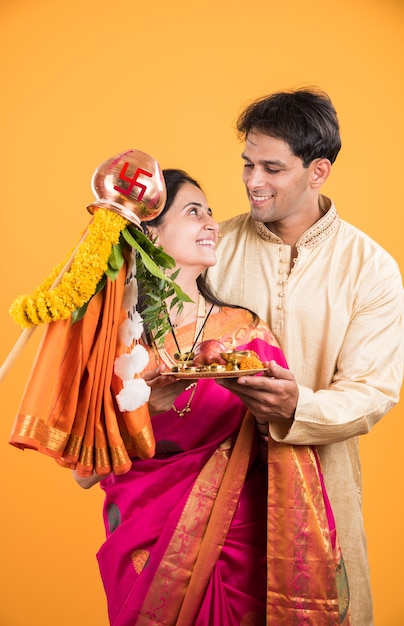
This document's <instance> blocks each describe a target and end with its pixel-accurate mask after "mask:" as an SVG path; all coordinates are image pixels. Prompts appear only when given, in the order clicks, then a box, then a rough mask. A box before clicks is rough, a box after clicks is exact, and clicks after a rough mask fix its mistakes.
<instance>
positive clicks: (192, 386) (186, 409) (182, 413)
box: [171, 381, 198, 417]
mask: <svg viewBox="0 0 404 626" xmlns="http://www.w3.org/2000/svg"><path fill="white" fill-rule="evenodd" d="M197 384H198V381H196V382H194V383H191V384H190V385H188V387H185V391H189V390H191V389H192V391H191V394H190V396H189V398H188V402H187V403H186V405H185V406H184V408H183V409H177V407H176V406H175V404H173V406H172V407H171V408H172V410H173V411H174V413H177V415H178V417H185V414H186V413H190V412H191V411H192V409H191V402H192V400H193V398H194V395H195V391H196V387H197Z"/></svg>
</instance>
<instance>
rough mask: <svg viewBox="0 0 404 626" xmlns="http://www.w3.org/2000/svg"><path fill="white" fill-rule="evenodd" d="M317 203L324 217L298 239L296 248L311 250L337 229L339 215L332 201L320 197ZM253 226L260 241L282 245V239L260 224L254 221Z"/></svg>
mask: <svg viewBox="0 0 404 626" xmlns="http://www.w3.org/2000/svg"><path fill="white" fill-rule="evenodd" d="M319 203H320V209H321V210H322V211H323V212H324V215H323V217H321V218H320V219H319V220H318V221H317V222H316V223H315V224H313V226H310V228H308V229H307V230H306V231H305V232H304V233H303V234H302V235H301V236H300V237H299V239H298V240H297V242H296V247H297V248H299V247H301V246H305V247H306V248H313V247H314V246H316V245H318V244H319V243H321V242H322V241H324V240H325V239H327V238H328V237H329V236H330V235H331V234H332V233H333V232H334V231H335V229H336V228H337V227H338V224H339V215H338V212H337V209H336V206H335V204H334V203H333V202H332V200H330V198H327V196H323V195H320V198H319ZM254 226H255V228H256V231H257V233H258V235H259V236H260V237H261V239H264V240H265V241H271V242H272V243H280V244H281V243H283V241H282V239H281V238H280V237H278V236H277V235H275V234H274V233H273V232H272V231H270V230H269V228H267V227H266V226H265V224H263V223H262V222H257V221H255V220H254Z"/></svg>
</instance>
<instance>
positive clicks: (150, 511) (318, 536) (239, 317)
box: [97, 309, 350, 626]
mask: <svg viewBox="0 0 404 626" xmlns="http://www.w3.org/2000/svg"><path fill="white" fill-rule="evenodd" d="M193 330H194V329H193V327H192V326H190V327H188V326H186V327H184V328H181V329H179V331H178V339H179V343H180V345H181V348H182V349H185V347H186V346H189V345H191V344H192V336H193ZM207 338H215V339H219V340H221V341H223V343H225V344H226V346H228V347H235V346H238V347H240V348H245V349H246V348H249V349H252V350H254V351H255V352H256V353H257V354H258V355H259V356H260V358H261V359H262V360H270V359H274V360H276V361H277V362H278V363H279V364H281V365H282V366H284V367H285V366H286V362H285V360H284V357H283V355H282V352H281V351H280V349H279V347H278V346H277V345H276V342H275V340H274V338H273V336H272V333H271V332H270V331H269V329H268V328H267V327H266V326H265V324H262V323H259V324H258V326H254V325H253V324H252V323H251V318H250V316H249V314H248V313H247V312H245V311H241V310H237V311H235V310H234V309H222V311H221V312H220V313H218V314H217V315H212V316H211V317H210V318H209V319H208V322H207V324H206V328H205V334H204V339H207ZM165 348H166V351H167V352H168V353H169V354H172V353H173V352H175V351H177V350H176V347H175V345H174V343H173V341H172V339H171V338H170V337H168V338H167V340H166V345H165ZM150 358H151V360H150V367H154V366H155V362H154V360H153V358H154V357H153V355H151V357H150ZM191 393H192V390H191V389H188V390H186V391H184V392H183V393H182V394H181V395H180V396H179V397H178V398H177V400H176V402H175V405H176V407H177V408H178V409H180V408H181V407H183V406H185V405H186V403H187V402H188V400H189V398H190V394H191ZM190 408H191V411H190V412H189V413H186V414H185V416H184V417H180V416H179V415H178V413H176V412H175V411H173V410H170V411H168V412H166V413H164V414H159V415H156V416H155V417H154V418H153V430H154V435H155V439H156V455H155V457H154V458H153V459H144V460H142V459H134V460H133V464H132V469H131V471H130V472H128V473H127V474H124V475H122V476H116V475H111V476H109V477H108V478H106V479H104V480H103V481H102V483H101V486H102V488H103V489H104V491H105V505H104V522H105V527H106V534H107V540H106V542H105V543H104V545H103V546H102V547H101V549H100V551H99V553H98V555H97V558H98V562H99V566H100V571H101V576H102V579H103V583H104V588H105V591H106V595H107V600H108V611H109V619H110V623H111V626H135V625H136V626H146V625H147V626H152V625H156V626H157V625H162V624H164V625H167V626H169V625H176V626H224V625H226V626H264V625H265V624H269V625H271V626H290V625H292V624H293V625H298V626H331V625H332V626H335V625H337V624H343V625H344V626H348V625H349V624H350V620H349V589H348V584H347V580H346V574H345V569H344V565H343V559H342V555H341V553H340V549H339V545H338V538H337V533H336V529H335V524H334V520H333V516H332V511H331V508H330V506H329V503H328V499H327V494H326V492H325V488H324V484H323V482H322V475H321V468H320V463H319V459H318V457H317V454H316V451H315V450H314V449H311V448H309V447H306V446H299V447H292V446H286V445H282V444H278V443H275V442H274V441H272V440H271V439H270V440H269V442H268V463H267V464H265V463H263V462H262V460H260V458H259V454H258V450H259V445H260V444H259V441H258V438H257V433H256V430H255V422H254V418H253V416H252V415H251V414H250V413H249V412H247V413H246V409H245V407H244V405H243V404H242V403H241V401H240V400H239V399H238V398H237V397H236V396H234V395H232V394H231V393H230V392H229V391H227V390H226V389H224V388H223V387H220V386H219V385H217V384H216V383H215V382H214V381H213V380H209V379H205V380H199V381H198V384H197V387H196V391H195V395H194V396H193V399H192V403H191V404H190Z"/></svg>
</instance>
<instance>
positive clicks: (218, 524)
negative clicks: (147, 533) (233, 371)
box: [176, 411, 255, 626]
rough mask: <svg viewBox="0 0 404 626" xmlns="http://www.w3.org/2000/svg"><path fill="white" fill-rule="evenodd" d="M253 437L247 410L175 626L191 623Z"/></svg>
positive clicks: (233, 505) (241, 481) (243, 476)
mask: <svg viewBox="0 0 404 626" xmlns="http://www.w3.org/2000/svg"><path fill="white" fill-rule="evenodd" d="M254 434H255V423H254V418H253V416H252V414H251V413H250V411H247V413H246V416H245V418H244V420H243V423H242V425H241V428H240V432H239V434H238V437H237V440H236V443H235V445H234V448H233V451H232V454H231V457H230V460H229V463H228V465H227V468H226V471H225V474H224V476H223V480H222V484H221V485H220V489H219V492H218V495H217V498H216V501H215V503H214V506H213V509H212V513H211V516H210V519H209V523H208V526H207V528H206V532H205V535H204V537H203V540H202V543H201V546H200V549H199V553H198V558H197V560H196V563H195V566H194V568H193V571H192V575H191V579H190V581H189V584H188V587H187V590H186V593H185V598H184V602H183V604H182V606H181V610H180V613H179V616H178V619H177V622H176V626H188V625H189V624H194V623H195V620H196V617H197V615H198V611H199V607H200V605H201V603H202V600H203V596H204V593H205V591H206V587H207V585H208V582H209V578H210V576H211V574H212V570H213V568H214V566H215V564H216V561H217V559H218V558H219V556H220V552H221V551H222V547H223V545H224V542H225V541H226V537H227V533H228V530H229V528H230V524H231V522H232V519H233V516H234V513H235V510H236V507H237V503H238V500H239V496H240V492H241V489H242V487H243V485H244V482H245V479H246V475H247V470H248V466H249V461H250V456H251V450H252V445H253V440H254Z"/></svg>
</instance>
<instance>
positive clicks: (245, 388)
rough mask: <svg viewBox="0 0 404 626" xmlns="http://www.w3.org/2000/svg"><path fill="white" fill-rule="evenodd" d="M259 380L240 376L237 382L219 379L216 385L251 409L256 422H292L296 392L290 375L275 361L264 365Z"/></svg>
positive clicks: (257, 377)
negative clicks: (233, 394) (229, 392)
mask: <svg viewBox="0 0 404 626" xmlns="http://www.w3.org/2000/svg"><path fill="white" fill-rule="evenodd" d="M264 367H266V368H267V370H266V371H265V372H264V374H263V375H262V376H243V374H242V373H241V372H240V377H239V378H237V379H230V378H220V379H217V380H216V382H217V383H218V384H219V385H222V386H223V387H226V389H229V391H232V392H233V393H235V394H236V395H237V396H238V397H239V398H240V399H241V400H242V401H243V402H244V404H245V405H246V406H247V407H248V408H249V409H250V411H251V413H253V415H254V416H255V418H256V420H257V422H260V423H265V422H269V423H273V422H280V423H285V421H286V420H289V421H290V422H292V421H293V417H294V413H295V410H296V406H297V399H298V396H299V388H298V386H297V383H296V380H295V377H294V375H293V374H292V372H291V371H290V370H288V369H285V368H284V367H281V366H280V365H278V364H277V363H276V362H275V361H267V362H265V363H264Z"/></svg>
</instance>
